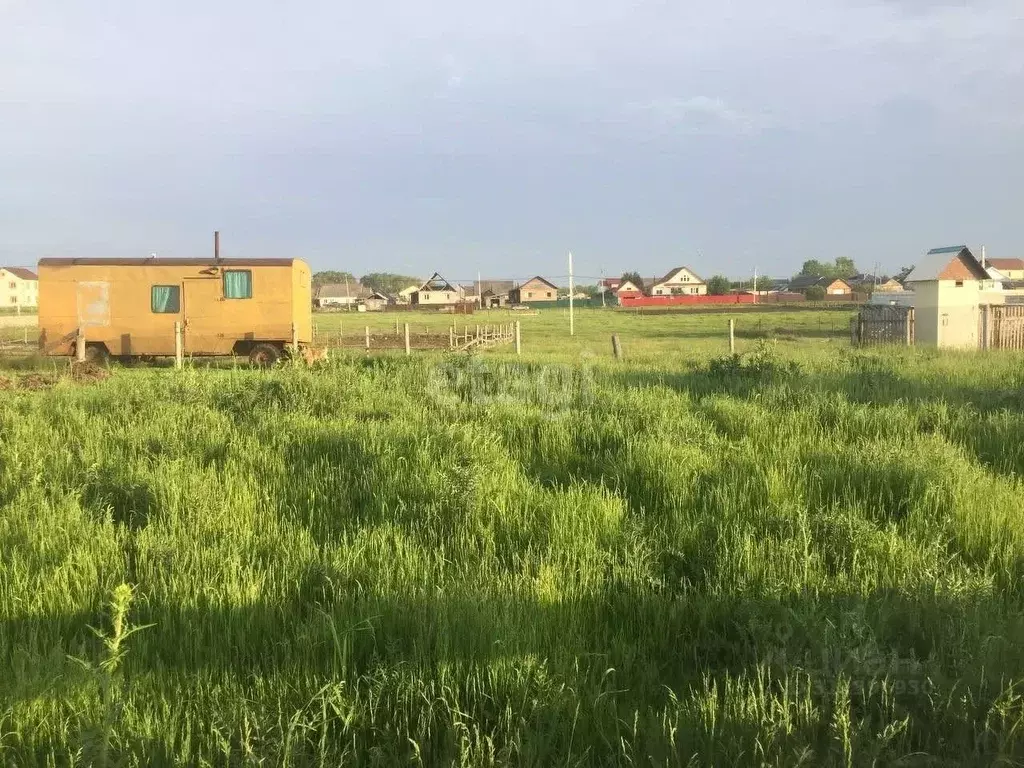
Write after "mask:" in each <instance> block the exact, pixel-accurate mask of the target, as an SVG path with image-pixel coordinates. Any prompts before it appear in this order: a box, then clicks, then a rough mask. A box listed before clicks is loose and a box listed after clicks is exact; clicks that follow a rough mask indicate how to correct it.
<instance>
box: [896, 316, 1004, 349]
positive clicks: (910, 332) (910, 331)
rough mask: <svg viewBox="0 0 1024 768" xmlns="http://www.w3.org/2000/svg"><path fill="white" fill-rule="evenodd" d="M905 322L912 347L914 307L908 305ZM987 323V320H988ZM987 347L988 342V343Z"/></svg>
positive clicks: (909, 344) (908, 342) (908, 341)
mask: <svg viewBox="0 0 1024 768" xmlns="http://www.w3.org/2000/svg"><path fill="white" fill-rule="evenodd" d="M903 322H904V323H906V324H907V328H906V332H907V346H908V347H911V346H913V345H914V308H913V307H907V314H906V315H905V316H904V318H903ZM986 325H987V322H986ZM986 347H987V343H986Z"/></svg>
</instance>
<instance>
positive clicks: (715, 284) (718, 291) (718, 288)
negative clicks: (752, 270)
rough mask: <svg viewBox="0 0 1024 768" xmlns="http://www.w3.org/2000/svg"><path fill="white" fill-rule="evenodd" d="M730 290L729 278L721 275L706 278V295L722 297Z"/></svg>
mask: <svg viewBox="0 0 1024 768" xmlns="http://www.w3.org/2000/svg"><path fill="white" fill-rule="evenodd" d="M731 288H732V283H730V282H729V278H727V277H725V276H723V275H715V276H714V277H711V278H708V293H710V294H711V295H712V296H724V295H725V294H727V293H728V292H729V290H730V289H731Z"/></svg>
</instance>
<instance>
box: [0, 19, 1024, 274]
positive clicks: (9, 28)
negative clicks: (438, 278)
mask: <svg viewBox="0 0 1024 768" xmlns="http://www.w3.org/2000/svg"><path fill="white" fill-rule="evenodd" d="M1022 207H1024V12H1022V10H1021V7H1020V0H971V2H969V3H967V2H954V1H953V0H935V1H932V0H815V2H807V0H771V2H765V1H764V0H719V1H718V2H714V3H686V2H679V0H660V1H658V2H653V1H647V0H632V1H631V2H627V1H626V0H618V1H616V2H610V1H609V0H561V2H558V3H551V2H548V1H546V0H516V2H499V3H479V2H471V1H470V0H433V2H429V3H428V2H423V1H422V0H378V1H377V2H375V3H353V2H337V0H332V1H330V2H327V1H323V2H321V0H305V1H304V2H302V3H282V2H279V0H273V1H271V0H246V1H245V2H242V1H241V0H221V1H220V2H214V3H211V2H209V0H204V1H203V2H199V1H198V0H176V2H174V3H169V2H150V1H148V0H133V1H132V2H128V1H127V0H122V1H118V2H113V1H111V0H93V2H90V3H76V2H71V0H0V263H7V264H11V265H27V266H31V265H33V264H34V263H35V262H36V261H37V260H38V259H39V258H42V257H46V256H112V257H113V256H116V257H128V256H148V255H150V254H151V253H156V254H158V255H160V256H202V255H206V254H209V253H212V239H213V238H212V232H213V231H214V230H215V229H219V230H220V231H221V233H222V234H221V239H222V255H224V256H240V257H242V256H244V257H259V256H273V257H281V256H295V257H301V258H304V259H306V260H307V261H308V262H309V263H310V264H311V265H312V266H313V268H314V269H315V270H320V269H339V270H347V271H350V272H352V273H354V274H356V275H361V274H365V273H368V272H380V271H388V272H398V273H402V274H411V275H419V276H424V277H425V276H429V275H430V273H432V272H434V271H439V272H441V273H442V274H444V275H445V276H447V277H448V278H449V279H452V280H469V279H473V278H475V277H476V275H477V273H478V272H481V273H482V274H483V276H484V277H509V278H524V277H529V276H531V275H533V274H538V273H539V274H542V275H546V276H549V277H553V278H560V277H561V276H563V275H565V273H566V272H567V267H566V254H567V253H568V252H569V251H572V252H573V255H574V259H575V270H576V274H577V276H578V280H579V281H580V282H593V280H592V279H590V278H596V277H599V276H600V275H619V274H621V273H622V272H623V271H625V270H636V271H639V272H640V273H642V274H645V275H647V274H651V275H653V274H663V273H665V272H667V271H668V270H669V269H670V268H672V267H674V266H681V265H688V266H690V267H691V268H693V269H694V270H696V271H697V272H698V273H699V274H702V275H705V276H708V275H711V274H716V273H721V274H726V275H728V276H731V277H741V276H744V275H749V274H751V273H752V272H753V271H754V270H755V269H757V270H758V272H759V273H760V274H769V275H776V276H785V275H789V274H792V273H794V272H795V271H797V270H798V269H799V267H800V264H801V263H802V262H803V261H804V260H806V259H812V258H816V259H831V258H834V257H836V256H849V257H852V258H854V259H855V261H856V262H857V265H858V266H859V267H861V268H863V269H864V270H866V271H871V270H873V269H874V268H875V265H876V264H878V265H880V270H881V271H890V272H891V271H895V270H896V269H898V268H899V267H900V266H902V265H907V264H912V263H913V261H914V258H915V257H916V256H917V255H918V254H920V253H923V252H924V251H926V250H927V249H929V248H931V247H935V246H940V245H955V244H960V243H968V244H972V245H978V244H985V245H986V246H987V253H988V255H989V256H990V257H1010V256H1024V228H1022V226H1021V222H1022V218H1024V217H1022V215H1021V211H1022Z"/></svg>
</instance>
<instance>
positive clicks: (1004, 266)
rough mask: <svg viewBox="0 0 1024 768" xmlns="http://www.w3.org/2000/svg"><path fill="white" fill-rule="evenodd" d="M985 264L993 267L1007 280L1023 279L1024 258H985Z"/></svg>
mask: <svg viewBox="0 0 1024 768" xmlns="http://www.w3.org/2000/svg"><path fill="white" fill-rule="evenodd" d="M982 255H984V254H982ZM985 264H986V266H990V267H995V268H996V269H998V270H999V271H1000V272H1001V273H1002V274H1003V275H1005V276H1006V278H1007V279H1009V280H1024V259H987V260H986V261H985Z"/></svg>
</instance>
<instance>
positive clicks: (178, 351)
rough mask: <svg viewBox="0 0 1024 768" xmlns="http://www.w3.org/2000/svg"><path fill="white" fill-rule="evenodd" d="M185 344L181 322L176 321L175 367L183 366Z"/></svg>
mask: <svg viewBox="0 0 1024 768" xmlns="http://www.w3.org/2000/svg"><path fill="white" fill-rule="evenodd" d="M183 348H184V344H182V338H181V323H180V322H176V323H175V324H174V367H175V368H181V365H182V354H183V352H184V349H183Z"/></svg>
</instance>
